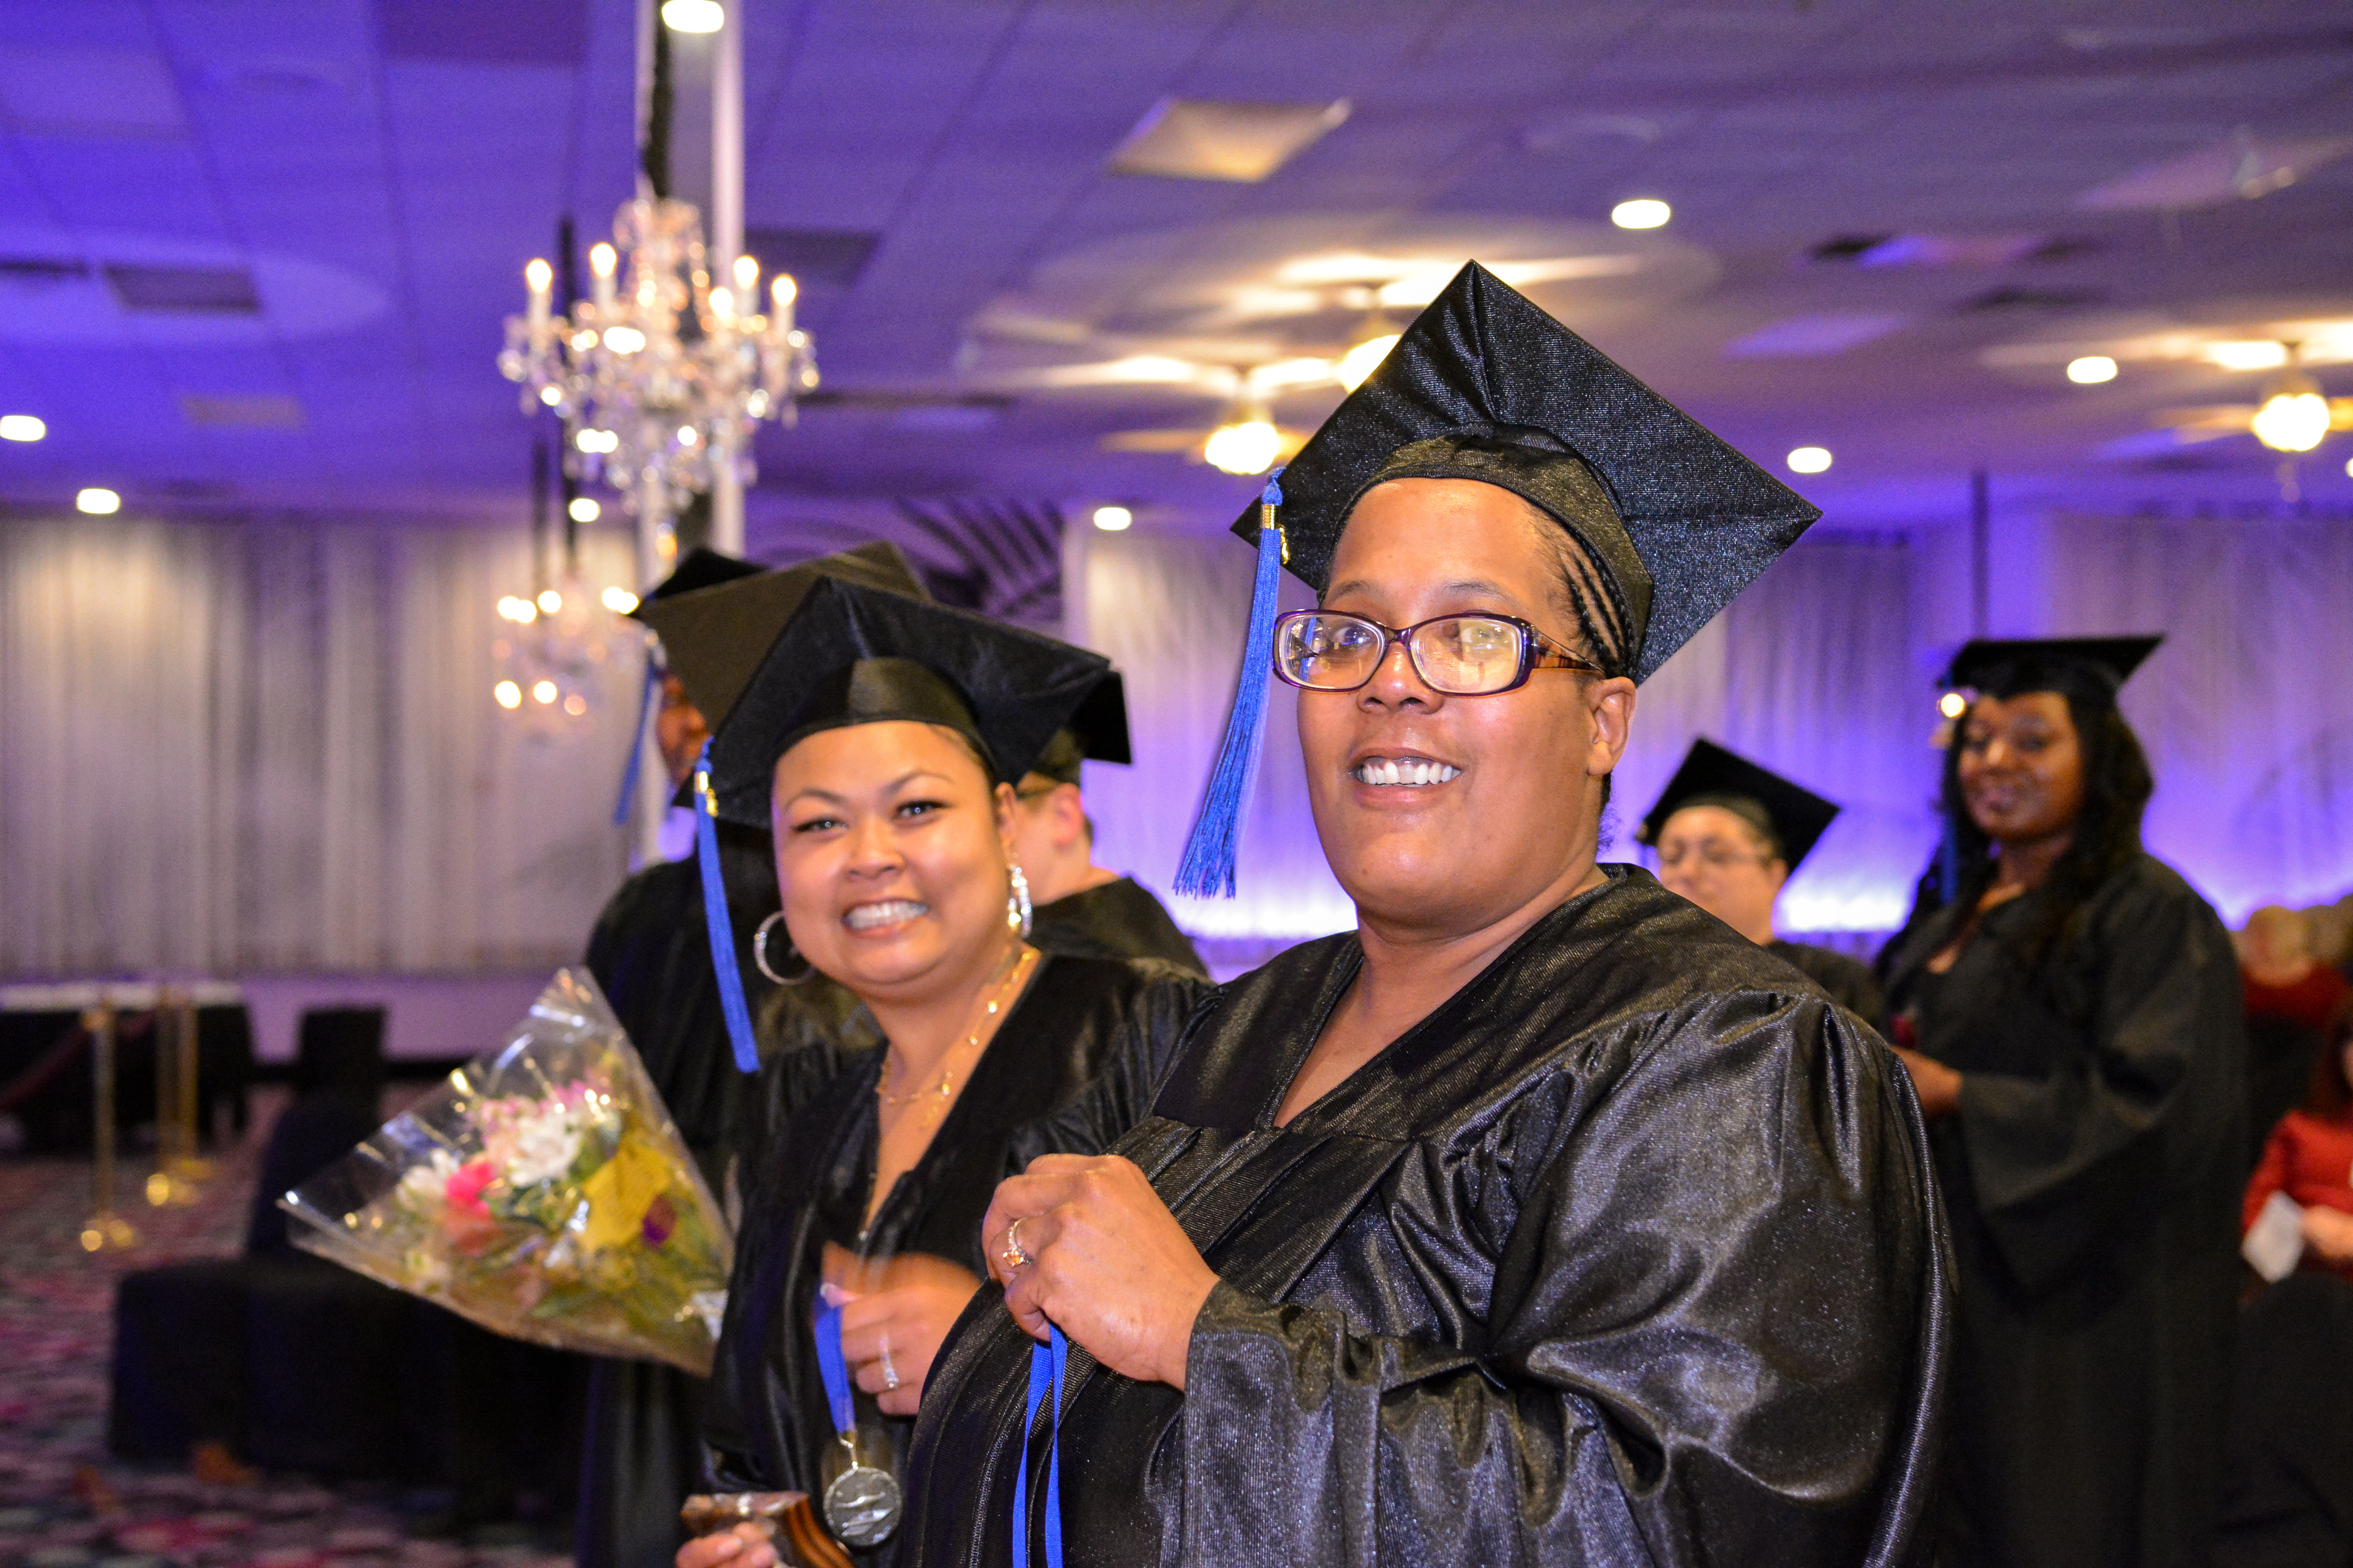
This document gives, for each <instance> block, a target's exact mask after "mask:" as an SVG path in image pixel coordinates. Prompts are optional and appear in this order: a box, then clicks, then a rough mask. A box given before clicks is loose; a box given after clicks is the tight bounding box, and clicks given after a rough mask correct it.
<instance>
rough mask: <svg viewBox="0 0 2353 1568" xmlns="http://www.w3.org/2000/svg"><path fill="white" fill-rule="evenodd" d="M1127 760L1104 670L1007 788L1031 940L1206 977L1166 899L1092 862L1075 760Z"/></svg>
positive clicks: (1122, 700)
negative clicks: (1158, 962) (1031, 906)
mask: <svg viewBox="0 0 2353 1568" xmlns="http://www.w3.org/2000/svg"><path fill="white" fill-rule="evenodd" d="M1081 763H1116V764H1119V765H1122V766H1127V765H1131V764H1132V763H1134V751H1133V749H1132V748H1131V747H1130V745H1129V743H1128V735H1127V695H1126V688H1125V686H1124V683H1123V682H1122V681H1121V679H1120V678H1119V672H1118V671H1117V670H1113V671H1112V672H1111V673H1110V674H1108V675H1106V676H1104V677H1103V681H1102V684H1100V685H1098V686H1097V687H1096V688H1095V689H1094V690H1092V692H1090V693H1088V694H1087V700H1086V701H1085V702H1083V703H1082V704H1081V705H1080V708H1079V710H1078V712H1077V713H1075V714H1073V715H1072V716H1071V721H1070V723H1069V724H1067V725H1066V726H1064V727H1063V728H1062V729H1061V730H1060V731H1057V732H1056V733H1055V736H1054V738H1053V739H1052V740H1051V741H1050V742H1047V743H1046V749H1045V751H1044V752H1041V753H1039V758H1038V760H1037V762H1035V763H1032V764H1030V768H1029V773H1027V774H1025V775H1024V776H1023V778H1022V780H1021V782H1020V783H1019V784H1017V785H1016V786H1014V791H1013V799H1014V810H1013V858H1014V862H1015V863H1016V864H1017V865H1018V866H1019V867H1020V868H1021V869H1022V871H1023V872H1024V873H1025V874H1026V875H1027V876H1028V877H1029V896H1030V897H1031V898H1033V899H1035V900H1037V901H1038V921H1037V931H1036V933H1035V934H1034V935H1033V936H1032V938H1031V940H1032V941H1034V942H1036V943H1037V944H1038V947H1039V950H1040V951H1041V952H1066V953H1069V954H1071V956H1073V957H1079V958H1157V959H1162V960H1165V961H1166V962H1167V963H1173V964H1175V965H1176V967H1178V968H1179V969H1184V970H1188V971H1190V972H1191V973H1195V974H1198V975H1203V976H1207V975H1208V973H1209V971H1208V967H1207V966H1206V965H1205V964H1203V963H1202V962H1201V955H1200V954H1199V953H1198V952H1196V951H1194V948H1193V942H1192V939H1191V938H1189V937H1187V935H1186V934H1185V933H1184V932H1183V931H1180V930H1178V929H1177V926H1176V921H1174V920H1172V919H1171V918H1170V917H1169V914H1168V910H1167V906H1166V905H1164V904H1163V903H1161V901H1160V900H1158V899H1155V898H1154V897H1153V896H1152V893H1151V891H1150V890H1149V889H1146V888H1145V886H1144V885H1143V884H1142V883H1140V882H1138V881H1137V880H1136V879H1134V878H1133V877H1123V876H1121V875H1120V874H1119V873H1118V872H1116V871H1113V870H1108V869H1106V868H1103V867H1101V866H1098V865H1096V864H1095V863H1094V847H1095V825H1094V823H1093V822H1092V820H1091V819H1090V818H1089V817H1088V816H1087V802H1086V796H1085V795H1083V794H1082V792H1081V779H1080V773H1081V768H1080V764H1081Z"/></svg>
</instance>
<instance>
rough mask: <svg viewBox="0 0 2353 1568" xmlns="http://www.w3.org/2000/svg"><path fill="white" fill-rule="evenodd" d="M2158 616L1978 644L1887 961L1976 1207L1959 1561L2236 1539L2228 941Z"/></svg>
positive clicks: (1922, 1076) (1970, 1225)
mask: <svg viewBox="0 0 2353 1568" xmlns="http://www.w3.org/2000/svg"><path fill="white" fill-rule="evenodd" d="M2154 646H2155V639H2153V638H2149V639H2131V640H2129V641H2126V639H2110V640H2109V641H2106V642H2103V643H2007V644H2002V643H1976V644H1971V645H1970V646H1969V647H1967V648H1965V649H1963V650H1962V653H1961V655H1960V656H1959V658H1957V659H1956V660H1955V667H1954V668H1953V670H1952V671H1950V672H1948V675H1947V679H1948V681H1950V683H1951V684H1953V685H1955V686H1957V687H1965V688H1970V689H1974V690H1975V692H1976V698H1975V700H1974V701H1973V702H1971V704H1970V705H1969V707H1968V710H1967V711H1966V712H1965V713H1964V714H1963V716H1962V717H1961V719H1960V721H1959V722H1958V724H1957V726H1956V730H1955V734H1954V737H1953V742H1952V745H1951V746H1950V748H1949V750H1948V753H1947V763H1946V768H1945V783H1944V800H1945V812H1946V817H1947V840H1946V844H1945V846H1944V847H1943V849H1942V850H1941V851H1940V852H1939V855H1938V858H1937V862H1936V865H1935V866H1934V867H1932V868H1931V869H1930V871H1929V874H1928V875H1927V876H1926V877H1925V878H1924V879H1922V884H1921V897H1920V900H1919V903H1918V905H1917V906H1916V907H1915V910H1914V911H1913V916H1912V919H1911V920H1910V921H1909V922H1907V923H1906V925H1905V929H1904V931H1902V932H1901V933H1900V934H1899V935H1898V936H1897V938H1896V940H1895V941H1894V942H1893V943H1891V944H1890V946H1889V948H1888V951H1887V952H1886V953H1884V954H1883V958H1882V967H1883V973H1884V974H1885V976H1886V978H1887V982H1888V988H1889V1005H1890V1008H1891V1012H1892V1013H1893V1015H1894V1018H1895V1036H1896V1041H1897V1047H1896V1048H1897V1054H1898V1055H1899V1056H1900V1057H1901V1058H1902V1059H1903V1061H1904V1064H1905V1067H1906V1068H1909V1069H1910V1070H1911V1073H1912V1077H1913V1080H1914V1083H1915V1087H1916V1088H1917V1089H1918V1090H1919V1095H1920V1104H1921V1109H1922V1110H1924V1111H1925V1112H1926V1114H1927V1116H1928V1118H1929V1137H1930V1142H1931V1145H1932V1147H1933V1148H1934V1150H1935V1152H1936V1167H1937V1174H1938V1177H1939V1179H1940V1182H1941V1184H1942V1185H1943V1188H1944V1197H1945V1203H1946V1207H1947V1213H1948V1215H1949V1217H1950V1222H1951V1226H1952V1235H1953V1248H1954V1253H1955V1260H1956V1263H1957V1268H1956V1270H1955V1277H1956V1283H1957V1292H1956V1308H1955V1312H1954V1329H1955V1334H1954V1346H1955V1351H1954V1366H1953V1374H1954V1375H1953V1382H1952V1390H1953V1396H1952V1405H1951V1407H1950V1409H1951V1417H1950V1423H1949V1426H1947V1438H1946V1462H1945V1488H1944V1492H1945V1497H1944V1510H1945V1517H1944V1520H1943V1523H1942V1527H1941V1540H1940V1542H1939V1552H1938V1561H1939V1563H1942V1564H1945V1565H1946V1568H1974V1565H1977V1564H1987V1565H1992V1564H2001V1565H2003V1568H2040V1565H2042V1564H2054V1565H2055V1564H2060V1563H2064V1564H2067V1565H2068V1568H2097V1565H2100V1564H2109V1563H2113V1564H2116V1565H2117V1568H2125V1565H2127V1564H2130V1565H2134V1568H2150V1565H2157V1564H2171V1563H2180V1564H2193V1563H2205V1562H2206V1560H2207V1556H2208V1552H2209V1550H2210V1546H2211V1535H2212V1528H2213V1512H2214V1497H2215V1482H2216V1477H2217V1473H2218V1470H2219V1468H2220V1459H2221V1432H2222V1428H2223V1422H2224V1411H2225V1406H2226V1404H2227V1400H2228V1394H2229V1383H2230V1345H2231V1334H2232V1308H2233V1301H2234V1299H2235V1295H2236V1290H2237V1283H2238V1276H2237V1253H2236V1242H2237V1226H2236V1221H2237V1218H2238V1197H2239V1194H2240V1191H2241V1184H2242V1182H2243V1180H2244V1178H2245V1170H2244V1163H2245V1136H2246V1134H2245V1118H2246V1113H2245V1103H2244V1085H2243V1075H2244V1058H2245V1044H2244V1037H2243V1023H2242V1018H2241V1014H2240V1007H2239V975H2238V966H2237V963H2236V962H2235V959H2234V957H2233V955H2232V949H2231V943H2230V937H2229V934H2228V932H2227V931H2225V930H2224V929H2223V926H2222V922H2221V920H2219V919H2218V918H2217V917H2216V916H2215V913H2214V911H2213V910H2211V908H2209V907H2208V905H2207V903H2206V901H2205V900H2203V899H2201V898H2200V897H2199V895H2198V894H2197V892H2196V891H2195V890H2194V889H2191V888H2190V886H2189V883H2187V882H2186V881H2184V880H2183V879H2181V877H2180V876H2179V874H2178V873H2177V872H2175V871H2174V870H2173V869H2172V868H2170V867H2168V866H2167V865H2165V864H2164V863H2163V862H2162V861H2159V860H2158V859H2157V858H2155V857H2154V856H2152V855H2150V854H2149V853H2148V852H2147V850H2146V849H2145V848H2143V847H2142V845H2141V816H2142V812H2143V810H2144V809H2145V808H2146V806H2147V804H2148V798H2149V795H2150V793H2151V790H2152V788H2153V781H2152V779H2151V777H2150V773H2149V766H2148V759H2147V754H2146V753H2145V752H2143V751H2142V749H2141V745H2140V742H2139V740H2138V739H2137V737H2136V736H2135V735H2134V733H2133V731H2132V727H2131V726H2130V725H2129V724H2127V723H2126V721H2125V719H2124V716H2123V714H2121V713H2120V712H2118V711H2117V709H2116V689H2117V688H2118V686H2119V685H2120V684H2121V683H2122V681H2123V679H2124V677H2125V676H2126V675H2128V674H2129V673H2130V672H2131V669H2132V668H2133V666H2134V665H2136V664H2137V663H2138V662H2139V659H2140V658H2142V657H2144V656H2146V654H2147V651H2148V650H2149V648H2150V647H2154Z"/></svg>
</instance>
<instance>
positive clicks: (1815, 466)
mask: <svg viewBox="0 0 2353 1568" xmlns="http://www.w3.org/2000/svg"><path fill="white" fill-rule="evenodd" d="M1830 466H1831V450H1830V448H1829V447H1799V448H1797V449H1796V450H1795V451H1793V452H1791V453H1790V454H1789V471H1790V472H1791V473H1793V474H1819V473H1820V472H1822V471H1823V470H1824V469H1825V468H1829V467H1830Z"/></svg>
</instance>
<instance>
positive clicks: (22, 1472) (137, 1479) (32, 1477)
mask: <svg viewBox="0 0 2353 1568" xmlns="http://www.w3.org/2000/svg"><path fill="white" fill-rule="evenodd" d="M257 1109H258V1110H260V1109H265V1108H261V1107H257ZM268 1122H269V1117H268V1116H267V1115H258V1116H256V1117H255V1119H254V1131H253V1133H252V1134H251V1135H250V1136H249V1138H248V1141H247V1142H244V1143H242V1144H239V1145H232V1146H228V1147H225V1148H223V1149H220V1150H218V1151H216V1152H215V1155H214V1167H215V1169H214V1173H213V1175H212V1178H211V1179H210V1180H208V1181H206V1182H205V1183H204V1184H202V1186H201V1187H200V1188H199V1190H198V1195H197V1199H196V1201H195V1203H194V1204H192V1205H188V1206H185V1207H175V1208H161V1209H158V1208H151V1207H149V1206H148V1205H147V1204H146V1203H145V1202H144V1201H143V1199H142V1197H141V1195H140V1187H141V1184H142V1182H143V1180H144V1179H145V1175H146V1171H147V1166H146V1165H145V1164H144V1163H138V1162H135V1161H133V1162H127V1169H126V1172H125V1176H124V1180H123V1200H122V1205H121V1213H122V1214H123V1215H124V1217H126V1218H127V1219H129V1220H130V1222H131V1223H132V1226H135V1227H136V1228H137V1230H138V1234H139V1244H138V1245H137V1246H136V1247H132V1249H130V1250H128V1251H125V1252H113V1253H106V1254H100V1255H98V1256H92V1255H90V1254H88V1253H85V1252H84V1251H83V1250H82V1248H81V1245H80V1242H79V1232H80V1230H81V1226H82V1222H83V1221H84V1219H86V1218H87V1217H88V1215H89V1213H90V1165H89V1164H88V1163H86V1162H79V1161H69V1160H32V1159H18V1160H0V1568H174V1565H176V1568H557V1565H558V1564H566V1563H570V1561H571V1559H570V1557H569V1555H568V1554H567V1553H565V1552H561V1551H560V1550H557V1549H556V1543H554V1542H549V1541H547V1540H545V1539H544V1538H533V1536H531V1535H530V1534H529V1533H528V1532H526V1531H522V1530H520V1529H506V1530H494V1531H476V1532H473V1533H472V1534H470V1536H468V1537H467V1538H465V1539H463V1540H458V1541H443V1540H432V1539H427V1538H426V1536H425V1534H424V1531H425V1529H427V1528H428V1521H430V1519H431V1517H432V1516H433V1514H434V1513H435V1511H436V1510H437V1508H438V1507H439V1506H441V1505H442V1504H443V1503H444V1502H445V1501H446V1500H437V1499H436V1498H434V1497H432V1496H430V1495H429V1494H427V1495H420V1494H401V1493H397V1492H395V1491H393V1490H391V1489H386V1488H383V1487H375V1488H369V1487H362V1486H350V1485H345V1486H336V1487H325V1486H320V1485H317V1484H314V1483H312V1482H311V1481H309V1480H308V1479H304V1478H301V1477H297V1476H279V1475H263V1476H259V1477H258V1478H254V1479H246V1478H244V1477H237V1478H235V1479H230V1480H226V1481H225V1480H222V1479H199V1478H198V1476H197V1475H196V1474H195V1473H193V1472H192V1471H191V1470H188V1469H163V1468H155V1467H149V1466H137V1465H129V1464H124V1463H122V1462H121V1461H119V1460H116V1459H114V1458H112V1457H111V1456H110V1455H109V1454H108V1453H107V1451H106V1407H107V1358H108V1355H109V1354H110V1352H111V1346H112V1338H113V1309H114V1282H115V1280H116V1279H117V1278H119V1277H120V1276H121V1275H123V1274H126V1273H129V1272H131V1271H132V1270H133V1269H139V1268H153V1267H154V1266H156V1265H158V1264H162V1263H172V1262H179V1261H183V1260H185V1259H190V1258H220V1257H228V1256H232V1255H234V1254H235V1253H236V1252H237V1248H238V1247H239V1245H240V1244H241V1242H242V1241H243V1239H244V1233H245V1224H246V1205H247V1201H248V1194H250V1192H251V1191H252V1186H253V1182H254V1178H255V1166H256V1163H257V1161H258V1159H259V1150H260V1147H261V1142H262V1140H263V1138H264V1137H266V1135H267V1128H268ZM228 1468H229V1469H231V1470H232V1471H233V1470H234V1469H235V1468H236V1467H234V1466H230V1467H228Z"/></svg>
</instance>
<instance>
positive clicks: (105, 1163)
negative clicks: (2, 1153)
mask: <svg viewBox="0 0 2353 1568" xmlns="http://www.w3.org/2000/svg"><path fill="white" fill-rule="evenodd" d="M114 1025H115V1014H114V1004H113V1003H111V1001H109V1000H108V999H107V997H106V994H105V993H104V992H100V994H99V997H98V1005H96V1006H94V1007H91V1008H90V1010H89V1011H87V1012H85V1013H84V1014H82V1016H81V1026H82V1027H83V1029H85V1030H86V1031H88V1032H89V1035H90V1089H91V1090H92V1099H93V1103H92V1105H91V1108H90V1110H91V1116H90V1145H91V1151H90V1152H91V1161H90V1185H91V1187H92V1189H93V1191H92V1194H91V1195H92V1198H93V1206H94V1207H95V1209H96V1211H97V1212H96V1213H94V1214H92V1215H90V1218H89V1219H88V1220H87V1221H85V1222H84V1223H83V1225H82V1227H81V1245H82V1250H83V1251H85V1252H106V1251H121V1250H122V1249H123V1248H125V1247H136V1246H138V1245H139V1233H138V1232H137V1231H135V1230H133V1229H132V1228H131V1222H130V1221H129V1220H127V1219H124V1218H123V1217H122V1216H121V1215H119V1214H117V1213H115V1212H114Z"/></svg>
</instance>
